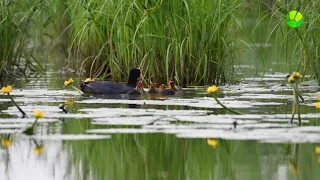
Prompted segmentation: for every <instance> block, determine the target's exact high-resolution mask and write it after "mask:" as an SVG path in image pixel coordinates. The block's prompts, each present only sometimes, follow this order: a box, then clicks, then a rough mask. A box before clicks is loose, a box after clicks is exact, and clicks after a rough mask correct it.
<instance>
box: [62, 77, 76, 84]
mask: <svg viewBox="0 0 320 180" xmlns="http://www.w3.org/2000/svg"><path fill="white" fill-rule="evenodd" d="M73 82H74V81H73V79H72V78H70V79H69V80H68V81H65V82H64V83H63V84H64V85H65V86H70V85H71V84H72V83H73Z"/></svg>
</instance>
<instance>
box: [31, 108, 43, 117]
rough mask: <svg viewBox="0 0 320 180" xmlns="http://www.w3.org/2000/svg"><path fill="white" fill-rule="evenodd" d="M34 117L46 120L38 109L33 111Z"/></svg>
mask: <svg viewBox="0 0 320 180" xmlns="http://www.w3.org/2000/svg"><path fill="white" fill-rule="evenodd" d="M33 115H34V117H35V118H44V113H43V112H40V111H39V110H38V109H34V110H33Z"/></svg>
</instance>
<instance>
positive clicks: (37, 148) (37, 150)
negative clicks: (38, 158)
mask: <svg viewBox="0 0 320 180" xmlns="http://www.w3.org/2000/svg"><path fill="white" fill-rule="evenodd" d="M43 151H44V147H43V146H37V147H36V148H34V150H33V152H34V153H35V154H40V153H42V152H43Z"/></svg>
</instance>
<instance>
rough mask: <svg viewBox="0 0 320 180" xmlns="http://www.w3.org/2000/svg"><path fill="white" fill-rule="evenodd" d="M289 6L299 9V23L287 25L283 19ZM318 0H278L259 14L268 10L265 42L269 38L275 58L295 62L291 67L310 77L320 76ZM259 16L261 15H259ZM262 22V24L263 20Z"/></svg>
mask: <svg viewBox="0 0 320 180" xmlns="http://www.w3.org/2000/svg"><path fill="white" fill-rule="evenodd" d="M291 10H297V11H300V12H301V13H302V15H303V24H302V25H301V26H300V27H298V28H291V27H289V26H288V25H287V23H286V22H285V20H286V19H285V17H286V15H287V13H289V11H291ZM319 12H320V1H319V0H311V1H306V0H299V1H291V2H290V3H288V2H287V3H285V1H278V2H276V3H274V4H273V5H272V6H270V9H268V10H267V11H265V12H263V13H262V14H264V15H265V14H270V17H271V18H268V19H269V25H268V33H267V34H268V36H267V40H266V42H269V41H271V39H272V38H271V37H273V36H274V37H275V38H274V39H273V40H272V41H273V42H274V44H276V47H277V48H278V50H277V51H278V52H277V53H278V58H279V59H280V60H283V59H285V60H286V63H288V64H292V63H294V62H295V61H297V62H298V66H297V67H296V66H295V68H294V69H290V70H291V71H292V70H296V71H300V72H303V75H304V74H306V73H308V74H311V75H312V76H311V77H312V78H317V79H320V71H319V70H320V64H319V58H320V56H319V50H318V48H319V46H320V36H319V35H320V29H319V27H320V14H319ZM261 17H263V15H261ZM264 26H266V25H265V24H264Z"/></svg>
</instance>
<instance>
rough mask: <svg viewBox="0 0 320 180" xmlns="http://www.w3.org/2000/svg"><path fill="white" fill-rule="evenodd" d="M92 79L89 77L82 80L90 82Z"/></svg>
mask: <svg viewBox="0 0 320 180" xmlns="http://www.w3.org/2000/svg"><path fill="white" fill-rule="evenodd" d="M92 81H94V79H91V78H87V79H86V80H84V82H86V83H87V82H92Z"/></svg>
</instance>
